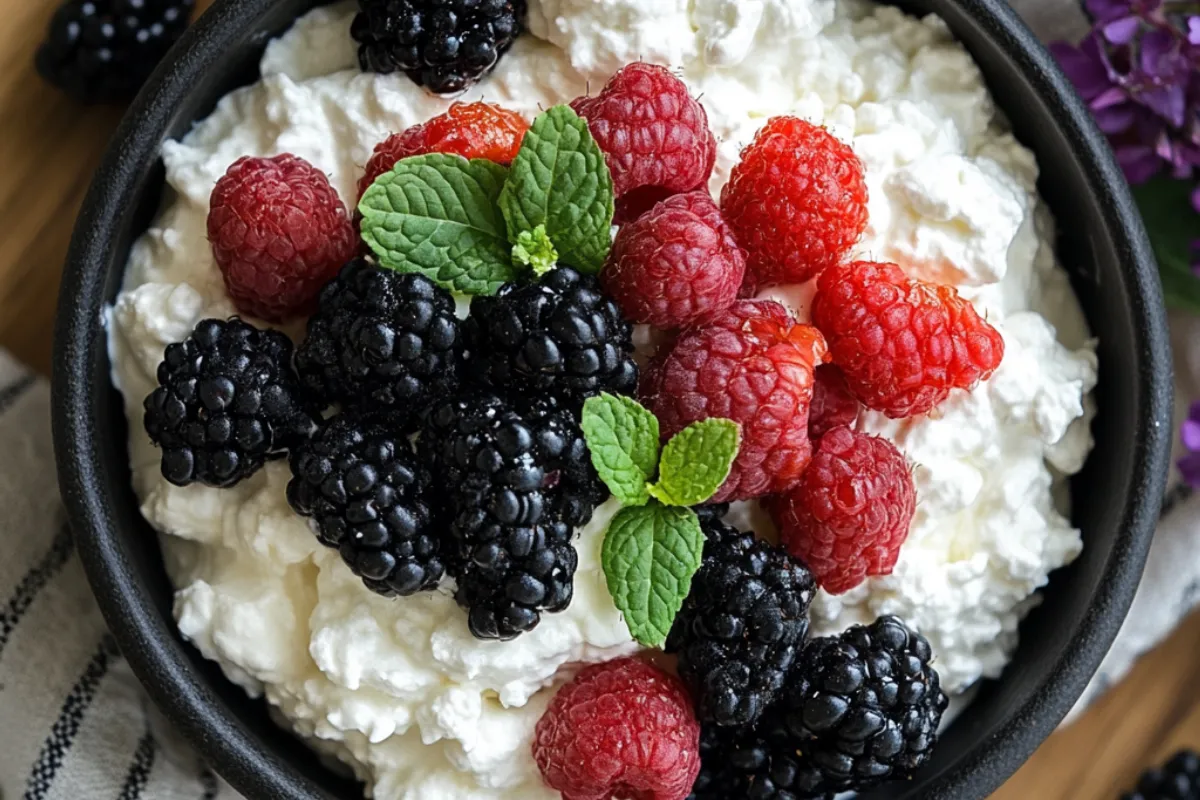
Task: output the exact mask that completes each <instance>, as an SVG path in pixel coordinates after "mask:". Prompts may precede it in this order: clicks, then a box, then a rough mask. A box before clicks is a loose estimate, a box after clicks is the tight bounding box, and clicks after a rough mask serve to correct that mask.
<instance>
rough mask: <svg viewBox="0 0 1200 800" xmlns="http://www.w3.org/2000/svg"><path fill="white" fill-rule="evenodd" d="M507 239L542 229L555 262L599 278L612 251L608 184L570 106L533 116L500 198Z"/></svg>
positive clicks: (595, 150)
mask: <svg viewBox="0 0 1200 800" xmlns="http://www.w3.org/2000/svg"><path fill="white" fill-rule="evenodd" d="M500 210H501V211H502V212H503V213H504V219H505V221H506V223H507V225H508V239H509V241H510V242H512V243H513V244H519V237H520V235H521V232H522V231H532V230H536V229H537V227H538V226H539V225H544V226H545V230H546V234H547V235H548V236H549V237H550V241H551V242H553V243H554V247H555V249H556V250H558V255H559V259H560V260H561V261H562V262H563V263H565V264H570V265H571V266H573V267H575V268H577V269H579V270H581V271H583V272H599V271H600V268H601V267H602V266H604V260H605V258H607V257H608V250H609V247H611V245H612V218H613V184H612V175H610V174H609V171H608V165H607V164H605V163H604V154H603V153H602V152H600V147H599V145H597V144H596V140H595V139H593V138H592V134H591V131H589V130H588V126H587V123H586V122H584V121H583V120H582V119H580V118H579V115H577V114H576V113H575V112H574V111H572V110H571V108H570V106H555V107H554V108H551V109H550V110H549V111H547V112H545V113H543V114H541V115H539V116H538V118H537V119H535V120H534V121H533V126H532V127H530V129H529V132H528V133H526V134H525V139H524V141H523V142H522V143H521V149H520V151H519V152H518V153H517V157H516V159H514V160H513V163H512V169H511V171H510V172H509V176H508V181H507V182H506V183H505V184H504V190H503V191H502V192H501V193H500Z"/></svg>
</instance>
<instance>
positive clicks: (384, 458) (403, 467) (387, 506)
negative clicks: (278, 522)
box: [287, 411, 446, 597]
mask: <svg viewBox="0 0 1200 800" xmlns="http://www.w3.org/2000/svg"><path fill="white" fill-rule="evenodd" d="M404 431H405V417H404V416H403V415H400V414H396V413H394V412H386V411H384V412H357V411H347V412H345V413H342V414H339V415H337V416H335V417H333V418H332V419H330V420H329V421H328V422H327V423H325V424H324V425H323V426H322V427H321V429H320V430H319V431H318V432H317V433H316V434H314V435H313V437H312V438H311V439H310V440H309V441H307V442H305V443H304V444H302V445H300V446H299V447H297V448H296V449H294V450H293V451H292V453H291V456H290V458H289V459H288V460H289V463H290V465H291V468H292V476H293V477H292V480H291V481H290V482H289V483H288V488H287V494H288V503H290V504H291V506H292V508H293V509H295V510H296V513H298V514H303V515H304V516H306V517H312V518H313V520H314V521H315V523H316V528H317V537H318V538H319V539H320V540H321V543H322V544H325V545H327V546H329V547H335V548H337V550H338V552H339V553H341V555H342V559H343V560H344V561H345V562H346V564H347V565H348V566H349V567H350V569H351V570H352V571H353V572H354V574H355V575H358V576H359V577H360V578H362V579H363V583H365V584H366V585H367V588H368V589H370V590H371V591H373V592H378V593H379V594H382V595H385V596H389V597H390V596H392V595H401V596H404V595H410V594H414V593H416V592H419V591H422V590H424V589H432V588H434V587H435V586H437V584H438V581H440V580H441V579H442V576H443V575H444V574H445V572H446V569H445V566H444V564H443V561H442V555H441V541H440V538H439V535H438V531H437V529H436V527H435V525H434V522H435V520H434V515H433V511H432V509H431V508H430V502H429V495H430V486H431V478H430V475H429V470H428V469H426V468H425V466H424V465H422V464H421V463H420V462H419V461H418V460H417V456H416V453H415V452H413V448H412V444H411V442H410V441H409V438H408V436H407V435H406V434H405V432H404Z"/></svg>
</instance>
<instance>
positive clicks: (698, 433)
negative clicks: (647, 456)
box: [649, 418, 742, 506]
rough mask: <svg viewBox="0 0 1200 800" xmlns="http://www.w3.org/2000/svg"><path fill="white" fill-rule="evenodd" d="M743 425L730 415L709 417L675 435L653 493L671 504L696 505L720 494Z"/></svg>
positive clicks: (666, 448)
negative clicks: (719, 490) (729, 416)
mask: <svg viewBox="0 0 1200 800" xmlns="http://www.w3.org/2000/svg"><path fill="white" fill-rule="evenodd" d="M741 438H742V429H741V428H740V427H738V424H737V423H736V422H734V421H732V420H728V419H719V418H714V419H706V420H703V421H701V422H696V423H693V424H691V425H688V426H687V427H686V428H684V429H683V430H681V431H680V432H679V433H677V434H675V435H674V436H672V437H671V441H669V442H667V446H666V447H664V448H663V454H662V462H661V463H660V464H659V465H658V483H657V484H655V485H654V486H651V487H650V488H649V492H650V494H651V495H653V496H654V497H656V498H657V499H658V500H660V501H661V502H663V503H666V504H667V505H669V506H694V505H696V504H698V503H703V502H704V501H705V500H707V499H709V498H710V497H712V496H713V495H714V494H716V492H717V489H720V488H721V484H722V483H724V482H725V479H726V478H728V477H729V470H730V469H731V468H732V467H733V460H734V459H735V458H736V457H737V453H738V447H739V446H740V444H741Z"/></svg>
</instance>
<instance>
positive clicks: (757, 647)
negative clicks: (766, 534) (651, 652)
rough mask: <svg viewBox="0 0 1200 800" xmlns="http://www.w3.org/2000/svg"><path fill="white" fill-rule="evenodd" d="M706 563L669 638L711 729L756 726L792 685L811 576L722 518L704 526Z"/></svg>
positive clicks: (670, 650) (803, 633)
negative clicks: (783, 690) (782, 692)
mask: <svg viewBox="0 0 1200 800" xmlns="http://www.w3.org/2000/svg"><path fill="white" fill-rule="evenodd" d="M701 526H702V528H703V530H704V533H705V536H706V537H707V541H706V542H705V545H704V561H703V563H702V565H701V567H700V569H699V570H698V571H697V572H696V574H695V576H694V577H693V578H692V588H691V592H690V593H689V594H688V597H687V599H686V600H685V601H684V604H683V607H682V608H681V609H680V610H679V614H678V615H677V616H676V617H675V623H674V625H673V627H672V628H671V633H670V635H669V636H668V637H667V643H666V650H667V652H668V653H678V654H679V676H680V677H681V678H682V679H683V681H684V683H686V684H687V686H688V689H689V690H690V691H691V693H692V696H693V697H694V698H695V699H696V710H697V716H698V717H699V719H700V721H701V722H702V723H705V724H707V725H717V726H728V727H737V728H745V727H746V726H750V725H753V724H755V723H756V722H758V720H759V718H760V717H761V716H762V714H763V713H764V712H765V711H766V710H767V709H768V707H769V706H770V705H771V704H772V702H774V700H775V698H776V697H777V696H778V694H779V692H780V691H781V690H782V689H783V687H784V684H785V683H786V681H787V677H788V674H789V673H790V671H791V669H792V666H793V664H794V663H795V661H796V659H797V657H798V655H799V653H800V650H801V648H802V647H803V646H804V637H805V636H806V635H807V633H808V607H809V605H810V604H811V603H812V599H813V595H814V594H815V592H816V582H815V581H814V580H813V576H812V574H811V573H810V572H809V571H808V568H807V567H805V566H804V565H803V564H802V563H800V562H799V561H796V560H794V559H793V558H792V557H791V556H789V555H788V554H787V553H786V552H785V551H784V550H783V549H782V548H780V547H776V546H774V545H771V544H769V543H767V542H764V541H760V540H758V539H756V538H755V537H754V534H753V533H743V532H742V531H739V530H737V529H736V528H734V527H732V526H730V525H726V524H725V523H724V522H722V521H721V520H720V519H719V518H718V517H712V516H709V517H706V518H703V519H702V520H701Z"/></svg>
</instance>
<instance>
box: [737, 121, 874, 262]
mask: <svg viewBox="0 0 1200 800" xmlns="http://www.w3.org/2000/svg"><path fill="white" fill-rule="evenodd" d="M721 211H723V212H724V213H725V219H726V220H728V221H729V224H730V226H731V227H732V228H733V232H734V235H735V236H737V240H738V244H740V245H741V246H742V247H744V248H746V250H747V251H748V253H749V256H748V258H747V260H746V270H747V275H746V277H747V279H749V280H751V281H752V283H754V284H756V285H758V286H771V285H773V284H779V283H803V282H804V281H807V280H810V279H811V278H815V277H816V276H817V274H818V273H820V272H821V270H823V269H826V268H828V267H831V266H833V265H834V264H836V263H837V262H838V261H840V260H841V259H842V257H843V256H845V255H846V253H847V252H849V250H850V248H851V247H852V246H853V245H854V242H855V241H857V240H858V237H859V236H860V235H862V232H863V229H864V228H866V227H867V184H866V182H865V181H864V179H863V166H862V162H860V161H859V160H858V156H856V155H854V151H853V150H851V149H850V148H849V147H848V146H847V145H845V144H842V143H841V142H840V141H838V140H837V138H835V137H834V136H833V134H831V133H829V132H828V131H827V130H825V129H824V128H820V127H818V126H816V125H813V124H811V123H808V122H805V121H804V120H801V119H796V118H795V117H775V118H773V119H771V120H769V121H768V122H767V124H766V125H764V126H763V128H762V129H761V130H760V131H759V132H758V133H757V134H756V135H755V137H754V141H753V142H751V143H750V146H749V147H747V148H746V149H745V150H743V151H742V160H741V162H739V163H738V165H737V166H735V167H734V168H733V172H732V173H731V174H730V176H729V183H727V184H726V185H725V189H724V190H723V191H722V192H721Z"/></svg>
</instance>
